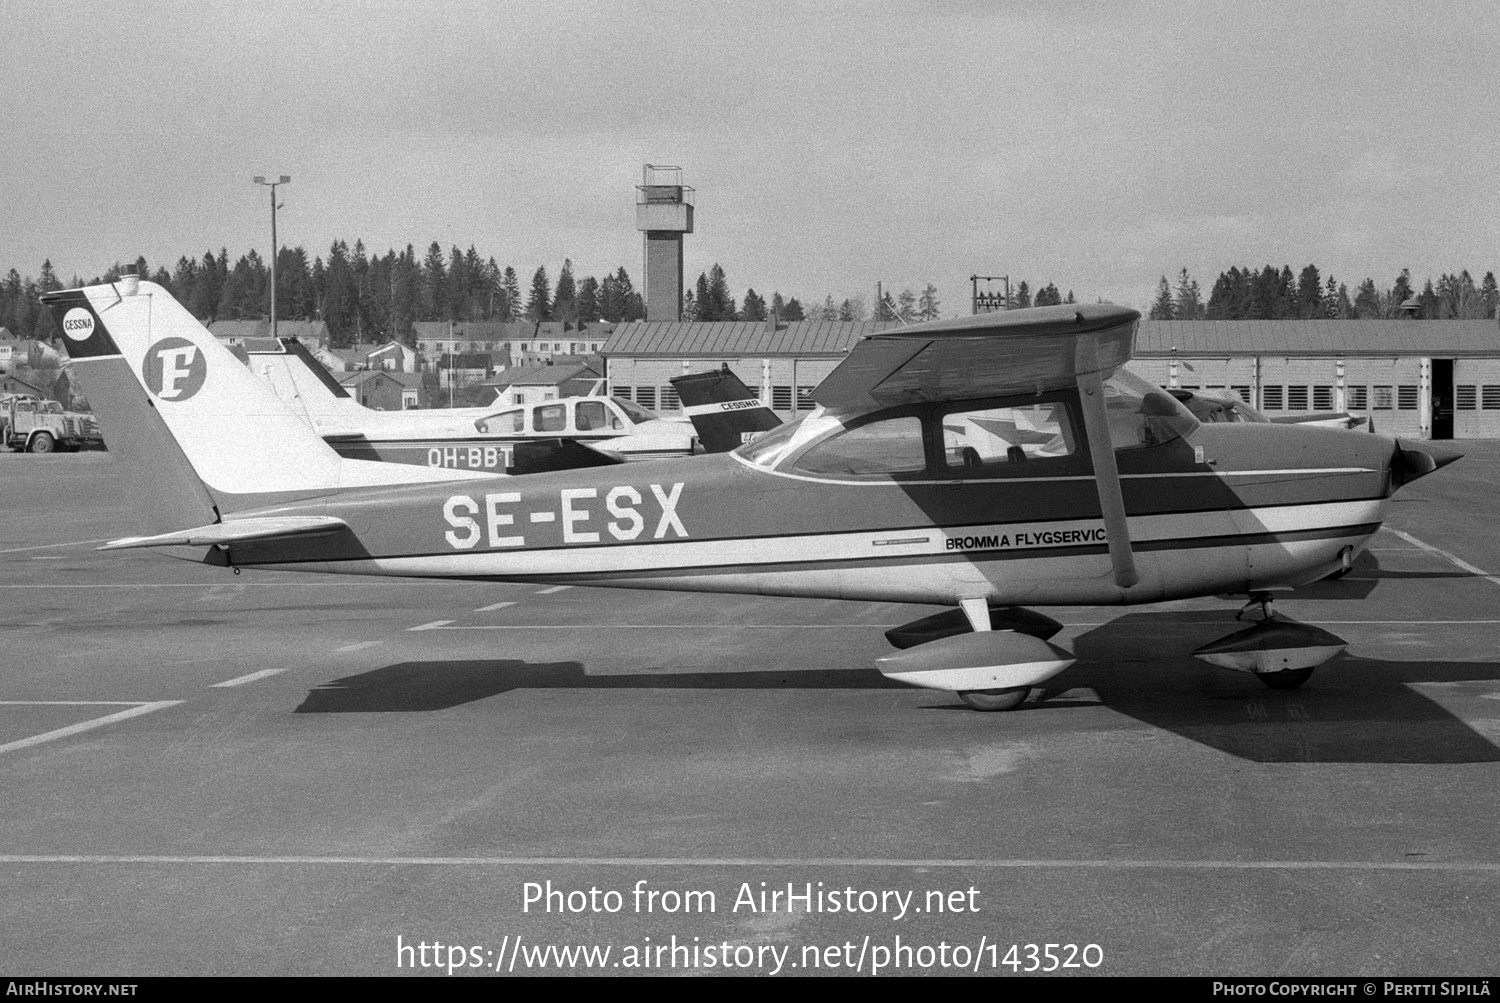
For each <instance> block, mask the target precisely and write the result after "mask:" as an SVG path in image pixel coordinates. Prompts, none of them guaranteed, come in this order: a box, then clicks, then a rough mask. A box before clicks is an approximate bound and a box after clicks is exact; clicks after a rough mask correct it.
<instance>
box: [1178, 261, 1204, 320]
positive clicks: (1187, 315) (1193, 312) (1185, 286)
mask: <svg viewBox="0 0 1500 1003" xmlns="http://www.w3.org/2000/svg"><path fill="white" fill-rule="evenodd" d="M1172 316H1173V317H1175V318H1176V319H1178V320H1199V319H1200V318H1202V316H1203V299H1202V296H1201V295H1200V294H1199V292H1198V283H1197V281H1196V280H1195V279H1192V278H1190V277H1189V276H1188V270H1187V269H1186V268H1184V269H1183V270H1182V271H1181V272H1179V273H1178V275H1177V295H1176V299H1175V300H1173V303H1172Z"/></svg>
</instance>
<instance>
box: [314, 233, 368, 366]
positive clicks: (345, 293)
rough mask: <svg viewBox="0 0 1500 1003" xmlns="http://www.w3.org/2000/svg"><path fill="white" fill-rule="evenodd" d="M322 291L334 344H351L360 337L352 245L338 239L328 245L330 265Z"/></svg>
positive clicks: (330, 337)
mask: <svg viewBox="0 0 1500 1003" xmlns="http://www.w3.org/2000/svg"><path fill="white" fill-rule="evenodd" d="M325 283H326V286H327V288H326V290H325V291H324V293H323V322H324V323H325V324H327V325H328V337H329V339H330V340H331V341H332V342H333V343H334V344H335V345H352V344H353V343H354V342H355V341H357V340H358V338H357V332H358V326H359V325H358V317H359V290H358V289H357V288H356V287H355V284H354V271H353V269H351V268H350V267H349V247H348V245H347V244H345V243H344V242H343V241H342V240H335V241H334V242H333V246H332V247H330V248H329V249H328V268H327V274H326V276H325Z"/></svg>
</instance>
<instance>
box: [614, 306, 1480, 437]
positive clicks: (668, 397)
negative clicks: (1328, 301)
mask: <svg viewBox="0 0 1500 1003" xmlns="http://www.w3.org/2000/svg"><path fill="white" fill-rule="evenodd" d="M898 326H900V325H899V324H898V323H894V322H848V321H822V320H816V321H797V322H794V323H785V322H783V323H780V324H775V325H773V324H772V323H770V322H758V321H756V322H746V321H735V322H705V321H671V322H668V321H644V322H637V323H629V324H621V325H619V326H618V327H616V329H615V331H614V334H613V335H612V336H611V338H610V339H609V341H608V342H607V343H606V344H605V346H604V348H603V350H602V354H603V355H604V356H605V359H606V365H607V373H608V376H609V379H610V384H611V388H612V392H613V393H614V394H615V395H617V396H620V397H626V398H629V399H631V400H634V401H635V402H636V403H638V404H640V405H641V406H643V407H648V408H652V409H654V410H658V411H665V412H672V411H676V410H677V409H678V403H677V399H676V395H675V393H673V391H672V388H671V386H670V385H669V384H668V382H667V381H668V379H670V378H671V377H673V376H678V375H681V374H683V373H687V372H701V371H703V370H706V369H716V368H718V367H719V366H721V365H725V364H727V365H728V366H729V368H730V369H731V370H732V371H733V372H734V373H735V375H737V376H739V378H740V379H741V380H743V381H744V383H745V385H746V386H748V387H750V388H751V389H758V390H759V392H760V396H761V398H762V399H763V400H766V401H769V403H770V404H771V407H772V408H774V409H775V410H776V411H777V412H778V413H779V414H780V415H781V416H782V417H783V418H789V417H791V416H792V415H793V414H794V413H795V412H796V411H797V410H808V409H810V408H811V407H812V406H813V405H812V404H811V402H809V401H807V400H806V399H805V397H806V395H807V394H808V393H810V392H811V391H812V389H813V387H815V386H817V385H818V383H819V382H820V381H821V380H822V379H823V378H824V377H825V376H827V375H828V374H829V373H830V372H832V371H833V367H834V366H836V365H837V364H838V362H839V360H840V359H842V358H843V356H844V354H845V353H847V352H848V351H849V349H850V348H852V347H853V346H854V344H855V342H857V341H859V340H860V339H861V338H863V337H865V336H866V335H870V334H874V333H876V332H878V331H882V330H886V329H888V328H893V327H898ZM1129 368H1130V369H1131V370H1133V371H1134V372H1137V373H1139V374H1140V375H1141V376H1144V377H1145V378H1147V379H1149V380H1151V381H1152V382H1153V383H1157V384H1159V385H1161V386H1165V387H1181V388H1183V389H1197V388H1203V389H1208V388H1225V389H1231V390H1235V391H1238V392H1239V393H1240V395H1241V396H1243V397H1244V398H1245V399H1246V400H1247V401H1249V402H1250V403H1252V404H1254V405H1255V406H1257V407H1259V408H1260V409H1261V410H1263V411H1265V412H1267V413H1268V414H1270V415H1272V416H1274V415H1277V414H1285V413H1290V412H1306V411H1330V412H1336V411H1353V412H1355V413H1359V414H1364V413H1366V412H1368V413H1369V414H1371V416H1372V419H1373V421H1374V425H1375V429H1376V430H1377V431H1379V432H1383V433H1388V434H1396V435H1407V436H1412V437H1422V438H1438V439H1444V438H1460V439H1463V438H1500V326H1497V324H1496V323H1495V321H1493V320H1431V321H1425V320H1276V321H1257V320H1235V321H1151V320H1147V321H1142V322H1141V328H1140V332H1139V334H1138V336H1137V339H1136V358H1135V359H1134V361H1132V362H1131V363H1130V367H1129Z"/></svg>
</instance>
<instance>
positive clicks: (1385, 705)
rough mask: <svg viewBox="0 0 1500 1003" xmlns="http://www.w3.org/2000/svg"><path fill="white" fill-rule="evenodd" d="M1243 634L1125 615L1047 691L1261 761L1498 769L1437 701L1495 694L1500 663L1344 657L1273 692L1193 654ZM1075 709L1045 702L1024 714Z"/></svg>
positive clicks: (1170, 618) (1186, 616)
mask: <svg viewBox="0 0 1500 1003" xmlns="http://www.w3.org/2000/svg"><path fill="white" fill-rule="evenodd" d="M1298 594H1299V595H1301V594H1302V593H1301V591H1300V590H1299V593H1298ZM1239 626H1240V624H1237V623H1235V622H1234V621H1233V618H1232V617H1230V616H1226V615H1225V613H1224V612H1222V611H1217V612H1216V611H1205V612H1200V613H1183V612H1175V613H1130V614H1127V615H1125V616H1122V617H1120V618H1118V619H1116V620H1114V621H1112V622H1111V623H1108V624H1106V625H1104V626H1102V627H1097V628H1094V629H1093V630H1090V631H1088V632H1087V633H1084V634H1081V635H1079V636H1078V637H1077V638H1075V640H1074V642H1073V650H1074V652H1075V653H1076V654H1077V655H1078V657H1079V660H1078V661H1077V662H1076V663H1074V664H1073V665H1072V666H1071V667H1069V668H1068V669H1067V670H1065V671H1064V672H1063V673H1061V674H1060V675H1058V676H1056V677H1055V678H1053V679H1051V680H1049V681H1048V683H1047V694H1048V695H1054V696H1055V695H1059V694H1061V693H1062V692H1064V691H1066V690H1069V689H1074V688H1079V687H1087V688H1089V689H1092V690H1094V691H1095V692H1096V693H1098V694H1099V699H1100V702H1101V703H1102V704H1103V705H1104V706H1106V707H1109V708H1110V709H1111V710H1115V711H1118V712H1119V713H1122V714H1127V715H1129V716H1131V717H1133V718H1136V719H1137V720H1139V721H1142V722H1144V723H1146V724H1150V725H1152V726H1154V727H1158V728H1163V729H1165V730H1167V731H1171V732H1174V733H1176V734H1178V735H1181V736H1183V737H1184V738H1189V739H1192V740H1193V741H1195V742H1201V743H1202V744H1204V745H1207V746H1210V747H1211V748H1215V749H1218V750H1220V751H1222V752H1226V753H1229V754H1230V755H1233V756H1239V757H1241V758H1243V759H1248V760H1252V761H1254V762H1261V763H1297V762H1307V763H1493V762H1500V747H1497V746H1496V745H1495V743H1494V742H1492V741H1491V740H1490V739H1488V738H1486V737H1485V736H1484V735H1482V734H1480V733H1479V732H1477V731H1475V730H1474V729H1473V728H1471V727H1470V726H1469V725H1468V724H1466V723H1465V722H1464V721H1463V720H1462V719H1460V718H1459V717H1457V716H1455V715H1454V714H1453V713H1452V712H1451V711H1449V710H1448V709H1446V708H1445V707H1443V706H1442V704H1440V703H1438V702H1437V699H1435V698H1441V697H1443V696H1444V695H1451V697H1452V698H1454V699H1460V700H1461V699H1472V698H1473V697H1475V696H1478V695H1481V693H1482V692H1488V691H1492V690H1493V689H1494V687H1489V686H1485V685H1484V684H1485V683H1488V682H1493V681H1496V680H1500V662H1452V661H1432V662H1428V661H1420V660H1416V659H1412V660H1410V661H1389V660H1383V659H1375V658H1360V657H1355V656H1351V655H1348V654H1344V655H1340V656H1338V657H1337V658H1335V659H1334V660H1333V661H1331V662H1329V663H1327V664H1326V665H1324V666H1322V667H1320V668H1319V669H1317V670H1316V671H1315V672H1314V673H1313V676H1312V679H1311V680H1310V681H1309V682H1308V683H1307V684H1306V685H1304V686H1303V687H1302V688H1301V689H1296V690H1272V689H1269V688H1267V687H1266V686H1264V685H1263V684H1262V683H1261V682H1260V681H1259V680H1258V679H1255V678H1254V677H1252V676H1251V675H1250V674H1248V673H1244V672H1234V671H1231V670H1228V669H1221V668H1215V667H1214V666H1210V665H1207V664H1204V663H1203V662H1200V661H1198V660H1197V659H1195V658H1192V657H1191V656H1190V655H1189V652H1191V651H1192V650H1193V649H1194V648H1197V647H1198V646H1199V645H1202V644H1205V643H1207V642H1209V641H1212V640H1215V639H1216V638H1219V637H1222V636H1224V635H1225V634H1228V633H1229V632H1231V631H1232V630H1234V629H1236V628H1238V627H1239ZM1335 629H1336V628H1335ZM1465 683H1473V684H1476V685H1474V686H1470V687H1465V686H1464V685H1463V684H1465ZM1428 694H1431V696H1429V695H1428ZM1076 706H1078V705H1077V704H1070V703H1066V702H1059V703H1050V704H1049V703H1048V702H1047V701H1046V698H1045V697H1044V698H1043V699H1042V700H1041V701H1038V702H1035V703H1032V704H1028V705H1027V707H1026V708H1023V711H1046V710H1051V709H1054V708H1055V709H1057V710H1059V711H1061V710H1064V709H1067V708H1070V707H1076ZM1496 711H1497V712H1500V707H1497V708H1496ZM1494 716H1495V717H1497V718H1500V713H1497V714H1496V715H1494Z"/></svg>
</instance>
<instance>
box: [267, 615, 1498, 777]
mask: <svg viewBox="0 0 1500 1003" xmlns="http://www.w3.org/2000/svg"><path fill="white" fill-rule="evenodd" d="M1238 626H1239V625H1238V624H1236V623H1235V622H1234V621H1233V619H1232V617H1231V616H1229V615H1228V614H1227V613H1226V612H1225V611H1206V612H1197V613H1193V612H1162V613H1131V614H1126V615H1125V616H1122V617H1120V618H1118V619H1116V620H1114V621H1112V622H1111V623H1109V624H1106V625H1104V626H1102V627H1097V628H1094V629H1092V630H1089V631H1088V632H1086V633H1084V634H1081V635H1079V636H1078V637H1076V638H1075V639H1074V641H1073V649H1074V651H1075V652H1076V653H1077V654H1078V656H1079V660H1078V662H1076V663H1075V664H1074V665H1073V666H1071V667H1070V668H1068V669H1067V670H1065V671H1064V672H1063V673H1062V674H1060V675H1058V676H1057V677H1055V678H1054V679H1052V680H1049V681H1048V683H1047V684H1046V687H1045V690H1046V692H1045V694H1044V695H1043V696H1042V699H1040V700H1037V701H1034V702H1032V703H1029V704H1027V705H1025V706H1024V707H1023V708H1021V709H1020V710H1018V711H1012V712H1010V713H1008V714H995V715H993V716H992V717H993V722H994V725H995V727H996V728H997V729H1003V728H1004V727H1005V726H1006V722H1007V721H1011V720H1015V719H1016V717H1017V715H1022V716H1024V717H1025V718H1029V719H1030V722H1029V724H1028V729H1029V728H1031V727H1032V726H1034V725H1035V724H1036V723H1037V721H1038V719H1036V718H1032V717H1031V715H1033V714H1039V713H1040V714H1066V713H1069V712H1073V713H1075V714H1076V713H1081V712H1084V711H1086V710H1088V709H1089V708H1093V707H1097V706H1098V705H1096V704H1094V703H1093V702H1092V701H1078V700H1069V701H1050V700H1049V699H1048V697H1055V696H1059V695H1061V694H1062V693H1064V692H1065V691H1068V690H1078V689H1082V688H1087V689H1091V690H1093V691H1094V692H1095V693H1097V694H1098V696H1099V702H1100V704H1102V705H1103V706H1104V707H1107V708H1109V709H1110V710H1112V711H1115V712H1118V713H1120V714H1125V715H1128V716H1129V717H1133V718H1135V719H1136V720H1138V721H1141V722H1143V723H1145V724H1148V725H1151V726H1152V727H1156V728H1161V729H1163V730H1165V731H1169V732H1172V733H1174V734H1177V735H1180V736H1182V737H1184V738H1187V739H1190V740H1192V741H1195V742H1199V743H1201V744H1203V745H1206V746H1208V747H1210V748H1213V749H1217V750H1219V751H1221V752H1225V753H1228V754H1229V755H1232V756H1237V757H1239V758H1242V759H1246V760H1250V761H1253V762H1260V763H1491V762H1500V748H1497V746H1496V745H1495V744H1494V743H1493V742H1491V741H1490V740H1489V739H1488V738H1486V737H1485V736H1484V735H1482V734H1480V733H1478V732H1476V731H1474V730H1473V729H1472V728H1470V727H1469V725H1467V724H1465V723H1464V721H1463V720H1462V719H1460V718H1459V717H1457V716H1455V715H1454V714H1453V713H1452V712H1450V711H1449V710H1447V709H1446V708H1445V707H1444V706H1442V704H1441V703H1439V702H1437V701H1438V699H1442V698H1443V697H1444V696H1445V695H1448V696H1451V698H1453V699H1458V700H1472V699H1474V698H1476V697H1479V696H1482V695H1483V694H1484V693H1485V692H1488V691H1490V690H1491V689H1492V687H1488V686H1486V685H1485V684H1486V683H1489V682H1493V681H1496V680H1500V663H1497V662H1445V661H1434V662H1424V661H1417V660H1411V661H1386V660H1381V659H1371V658H1358V657H1351V656H1349V655H1341V656H1339V657H1338V658H1336V659H1334V660H1333V661H1332V662H1330V663H1328V664H1327V665H1325V666H1323V667H1322V668H1320V669H1318V670H1317V672H1315V673H1314V674H1313V678H1312V680H1311V681H1310V682H1309V683H1308V684H1307V685H1306V686H1304V687H1303V688H1301V689H1299V690H1292V691H1280V690H1271V689H1268V688H1266V687H1265V686H1263V685H1262V684H1261V683H1260V681H1259V680H1257V679H1254V678H1253V677H1251V676H1250V675H1248V674H1246V673H1241V672H1232V671H1230V670H1228V669H1220V668H1215V667H1213V666H1209V665H1205V664H1204V663H1202V662H1199V661H1197V660H1196V659H1193V658H1192V657H1190V656H1189V654H1188V652H1191V651H1192V650H1193V649H1194V648H1196V647H1198V646H1199V645H1201V644H1203V643H1205V642H1207V641H1211V640H1213V639H1215V638H1218V637H1222V636H1223V635H1225V634H1227V633H1229V632H1230V631H1232V630H1234V629H1235V628H1236V627H1238ZM1465 684H1475V685H1472V686H1465ZM519 689H577V690H584V689H671V690H776V689H785V690H875V689H892V690H906V691H908V692H909V691H910V687H908V686H905V685H903V684H901V683H896V682H892V681H891V680H889V679H886V678H885V677H884V676H882V675H880V673H878V672H876V671H875V670H874V669H813V670H807V671H795V670H794V671H774V672H770V671H731V672H682V673H673V672H649V673H623V674H618V675H590V674H589V673H588V672H586V671H585V669H584V667H583V665H581V664H580V663H578V662H551V663H530V662H522V661H515V660H505V659H495V660H483V661H452V662H441V661H433V662H402V663H399V664H396V665H388V666H385V667H383V668H379V669H374V670H372V671H370V672H363V673H359V674H358V675H352V676H345V677H343V678H341V679H335V680H332V681H330V682H328V683H326V684H324V685H322V686H319V687H316V688H314V689H312V690H310V691H309V692H308V695H307V697H306V699H305V700H303V702H302V703H301V705H300V706H298V707H297V708H296V713H299V714H338V713H375V712H422V711H439V710H446V709H448V708H451V707H457V706H460V705H463V704H467V703H472V702H474V701H477V700H484V699H486V698H488V697H493V696H497V695H500V694H503V693H507V692H510V691H512V690H519ZM926 709H929V710H950V709H951V710H963V711H964V712H965V713H969V714H973V713H976V712H975V711H970V710H968V709H967V708H965V707H963V705H962V704H960V703H959V702H958V701H957V700H956V699H955V700H954V701H953V702H952V703H951V704H948V703H941V704H936V705H929V706H928V707H927V708H926ZM1496 710H1497V711H1500V707H1497V708H1496ZM1496 717H1500V714H1497V715H1496ZM1062 720H1066V719H1062ZM1079 720H1080V723H1082V720H1083V719H1082V718H1080V719H1079ZM1086 727H1087V728H1089V729H1094V728H1097V727H1100V722H1099V721H1098V719H1097V718H1090V719H1089V721H1088V723H1087V725H1086Z"/></svg>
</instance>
